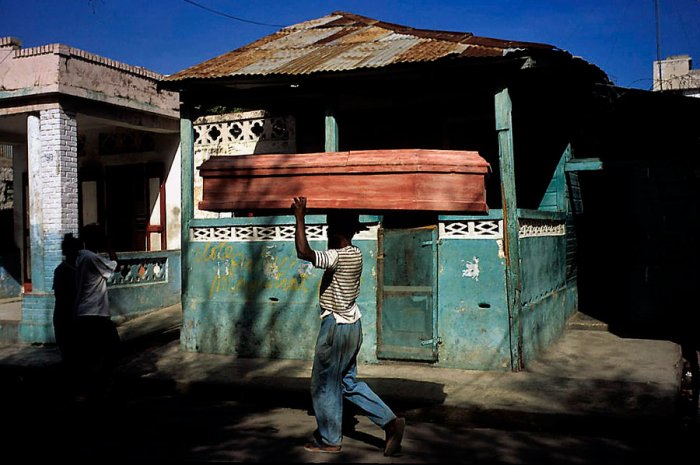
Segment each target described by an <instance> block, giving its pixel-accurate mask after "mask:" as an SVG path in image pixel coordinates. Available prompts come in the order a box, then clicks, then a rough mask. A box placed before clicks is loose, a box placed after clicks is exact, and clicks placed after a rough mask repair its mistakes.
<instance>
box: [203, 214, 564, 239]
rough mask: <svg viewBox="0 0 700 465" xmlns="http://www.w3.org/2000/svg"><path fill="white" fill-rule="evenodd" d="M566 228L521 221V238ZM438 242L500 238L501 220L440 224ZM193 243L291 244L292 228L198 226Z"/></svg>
mask: <svg viewBox="0 0 700 465" xmlns="http://www.w3.org/2000/svg"><path fill="white" fill-rule="evenodd" d="M378 229H379V225H373V226H370V227H369V228H368V229H367V230H365V231H361V232H359V233H357V234H356V235H355V237H354V239H357V240H376V239H377V232H378ZM565 234H566V227H565V225H564V223H563V222H560V221H550V220H530V219H528V220H521V221H520V238H527V237H547V236H563V235H565ZM306 237H307V238H308V239H309V240H311V241H313V240H326V239H327V236H326V226H325V225H311V226H307V227H306ZM440 238H441V239H502V238H503V220H475V221H455V222H444V223H440ZM190 240H192V241H193V242H224V241H228V242H257V241H293V240H294V226H293V225H275V226H247V225H246V226H243V225H236V226H198V227H194V228H191V229H190Z"/></svg>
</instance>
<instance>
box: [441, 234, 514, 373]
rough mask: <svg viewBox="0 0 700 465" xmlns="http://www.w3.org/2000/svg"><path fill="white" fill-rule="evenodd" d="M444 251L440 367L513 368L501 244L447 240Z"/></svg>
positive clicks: (476, 240) (475, 240)
mask: <svg viewBox="0 0 700 465" xmlns="http://www.w3.org/2000/svg"><path fill="white" fill-rule="evenodd" d="M438 254H439V255H438V263H439V270H438V271H439V279H438V295H439V297H438V299H439V300H438V305H439V310H438V333H439V334H440V338H441V340H442V343H441V344H440V345H439V348H438V351H439V352H438V357H439V362H438V363H439V365H440V366H444V367H453V368H464V369H474V370H508V369H510V338H509V331H508V306H507V301H506V284H505V259H504V258H503V257H502V253H499V242H498V241H497V240H494V239H489V240H486V239H484V240H480V239H469V240H464V239H457V240H450V239H445V240H443V241H442V243H441V245H440V247H439V250H438ZM475 266H478V276H474V272H473V271H474V270H475ZM470 270H471V272H470ZM470 275H471V276H470Z"/></svg>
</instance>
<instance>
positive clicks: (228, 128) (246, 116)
mask: <svg viewBox="0 0 700 465" xmlns="http://www.w3.org/2000/svg"><path fill="white" fill-rule="evenodd" d="M193 129H194V133H195V140H194V147H195V152H202V153H203V154H205V156H210V155H219V154H226V155H240V154H245V153H261V151H262V152H268V153H269V152H270V151H274V152H281V153H289V152H293V151H294V150H295V145H296V144H295V140H296V137H295V122H294V118H293V117H292V116H270V115H268V114H267V112H265V111H250V112H243V113H230V114H226V115H212V116H204V117H201V118H198V119H197V120H196V121H195V122H194V125H193Z"/></svg>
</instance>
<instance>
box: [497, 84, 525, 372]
mask: <svg viewBox="0 0 700 465" xmlns="http://www.w3.org/2000/svg"><path fill="white" fill-rule="evenodd" d="M512 108H513V105H512V102H511V100H510V94H509V93H508V89H507V88H506V89H503V90H502V91H500V92H498V93H497V94H496V98H495V109H496V132H497V133H498V159H499V166H500V175H501V202H502V204H503V245H504V247H503V248H504V251H505V256H506V291H507V293H508V320H509V321H508V322H509V329H510V353H511V370H512V371H520V370H522V369H523V340H522V339H523V326H522V325H523V323H522V316H521V313H522V301H521V298H520V294H521V291H522V275H521V271H520V245H519V240H518V229H519V225H518V203H517V199H516V191H515V167H514V157H513V120H512V115H511V113H512Z"/></svg>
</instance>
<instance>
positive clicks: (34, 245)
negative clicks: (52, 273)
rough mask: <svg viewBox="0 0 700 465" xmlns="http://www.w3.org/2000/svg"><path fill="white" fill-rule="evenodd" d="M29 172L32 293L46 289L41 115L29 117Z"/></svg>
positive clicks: (28, 206)
mask: <svg viewBox="0 0 700 465" xmlns="http://www.w3.org/2000/svg"><path fill="white" fill-rule="evenodd" d="M27 165H28V166H27V172H28V182H29V194H28V199H27V200H28V204H27V208H28V209H29V215H28V216H29V243H30V244H31V254H30V260H31V261H30V263H31V280H32V291H36V292H43V291H45V289H46V284H45V281H46V280H45V277H44V253H43V250H44V234H43V223H44V220H43V217H44V215H43V212H44V209H43V201H42V199H43V194H44V190H43V183H42V178H41V120H40V118H39V115H29V116H28V117H27Z"/></svg>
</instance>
